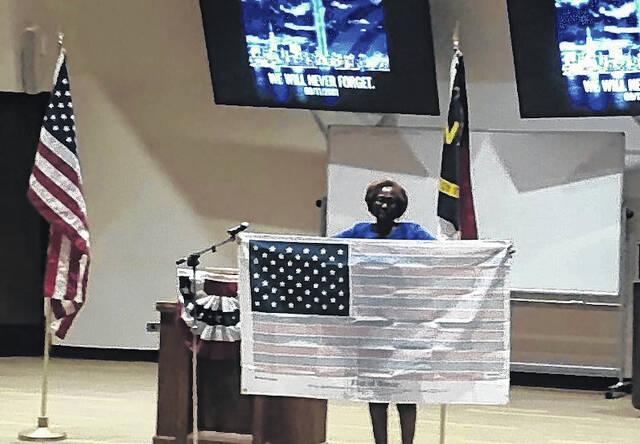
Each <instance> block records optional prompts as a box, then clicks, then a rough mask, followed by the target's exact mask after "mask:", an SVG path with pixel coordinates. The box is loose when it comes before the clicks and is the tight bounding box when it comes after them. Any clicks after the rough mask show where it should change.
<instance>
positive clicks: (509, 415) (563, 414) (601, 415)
mask: <svg viewBox="0 0 640 444" xmlns="http://www.w3.org/2000/svg"><path fill="white" fill-rule="evenodd" d="M41 364H42V361H41V359H39V358H31V357H28V358H0V442H1V443H14V442H18V441H17V434H18V432H19V431H21V430H24V429H28V428H30V427H32V426H34V425H35V421H36V417H37V415H38V410H39V406H40V395H39V387H40V371H41ZM50 369H51V377H50V380H49V384H50V396H49V418H50V421H51V424H52V428H58V429H61V430H64V431H66V432H67V433H68V435H69V439H67V440H66V441H63V442H65V443H69V444H79V443H82V444H106V443H110V444H134V443H135V444H141V443H151V439H152V437H153V435H154V434H155V425H156V424H155V421H156V391H157V381H156V378H157V365H156V364H155V363H153V362H115V361H98V360H78V359H62V358H54V359H52V361H51V365H50ZM391 412H392V414H391V419H390V435H391V438H392V439H391V440H390V443H396V444H397V443H399V431H398V420H397V412H396V411H395V410H392V411H391ZM439 412H440V410H439V408H438V407H436V406H430V407H420V408H419V410H418V424H417V434H416V439H415V443H416V444H432V443H433V444H435V443H437V442H438V426H439ZM448 417H449V421H448V425H447V438H448V439H447V443H456V444H457V443H461V444H462V443H464V444H485V443H486V444H489V443H491V444H502V443H527V444H529V443H536V444H537V443H552V444H596V443H598V444H600V443H634V442H637V440H638V436H640V410H635V409H634V408H633V407H632V406H631V397H629V396H627V397H624V398H620V399H613V400H606V399H604V396H603V395H602V393H600V392H591V391H589V392H587V391H569V390H553V389H536V388H523V387H513V388H512V390H511V402H510V403H509V405H508V406H505V407H488V406H451V407H450V408H449V416H448ZM300 421H304V418H300ZM327 439H328V442H329V443H330V444H365V443H373V437H372V434H371V428H370V426H369V417H368V411H367V408H366V406H365V405H361V404H355V403H348V402H329V409H328V416H327ZM292 444H294V443H292Z"/></svg>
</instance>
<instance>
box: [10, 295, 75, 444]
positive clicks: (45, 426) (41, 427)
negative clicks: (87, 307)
mask: <svg viewBox="0 0 640 444" xmlns="http://www.w3.org/2000/svg"><path fill="white" fill-rule="evenodd" d="M50 346H51V301H50V300H49V298H45V299H44V358H43V363H42V391H41V400H40V416H38V427H36V428H35V429H33V430H28V431H24V432H21V433H20V434H19V435H18V439H20V440H22V441H61V440H63V439H66V438H67V434H66V433H65V432H55V431H52V430H50V429H49V418H48V417H47V391H48V382H49V378H48V375H49V348H50Z"/></svg>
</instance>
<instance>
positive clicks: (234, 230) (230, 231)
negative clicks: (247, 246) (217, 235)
mask: <svg viewBox="0 0 640 444" xmlns="http://www.w3.org/2000/svg"><path fill="white" fill-rule="evenodd" d="M247 228H249V222H242V223H241V224H240V225H238V226H237V227H233V228H229V229H228V230H227V234H228V235H229V236H231V237H233V238H235V237H236V235H237V234H238V233H240V232H242V231H244V230H246V229H247Z"/></svg>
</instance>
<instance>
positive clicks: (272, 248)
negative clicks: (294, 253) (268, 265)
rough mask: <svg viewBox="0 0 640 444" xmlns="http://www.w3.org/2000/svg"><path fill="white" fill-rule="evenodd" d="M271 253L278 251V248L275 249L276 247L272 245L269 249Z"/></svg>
mask: <svg viewBox="0 0 640 444" xmlns="http://www.w3.org/2000/svg"><path fill="white" fill-rule="evenodd" d="M269 251H270V252H271V253H273V252H275V251H276V247H275V246H273V245H271V246H270V247H269Z"/></svg>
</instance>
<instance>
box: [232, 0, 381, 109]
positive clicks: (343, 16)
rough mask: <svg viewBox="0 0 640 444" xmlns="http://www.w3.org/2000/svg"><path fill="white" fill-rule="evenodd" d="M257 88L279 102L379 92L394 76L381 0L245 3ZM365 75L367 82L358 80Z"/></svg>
mask: <svg viewBox="0 0 640 444" xmlns="http://www.w3.org/2000/svg"><path fill="white" fill-rule="evenodd" d="M241 1H242V19H243V27H244V34H245V40H246V45H247V58H248V63H249V65H250V66H251V67H252V68H253V71H254V76H255V85H256V87H257V89H258V91H259V93H260V94H261V95H262V96H263V97H265V98H272V99H275V100H276V101H278V102H280V103H285V102H288V101H289V100H290V99H291V98H292V97H295V98H296V99H297V100H299V101H301V102H305V101H307V100H308V99H309V98H310V97H320V98H322V99H323V101H324V102H325V103H326V104H328V105H331V104H333V103H336V102H337V101H338V100H339V99H340V95H341V93H343V92H344V91H345V90H349V91H352V90H354V89H356V90H357V89H360V90H367V89H368V90H374V89H375V82H373V81H372V79H373V77H372V73H379V72H390V71H391V66H390V63H389V51H388V45H387V34H386V30H385V28H384V10H383V4H382V0H349V1H346V0H343V1H338V0H241ZM358 77H362V79H358Z"/></svg>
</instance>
